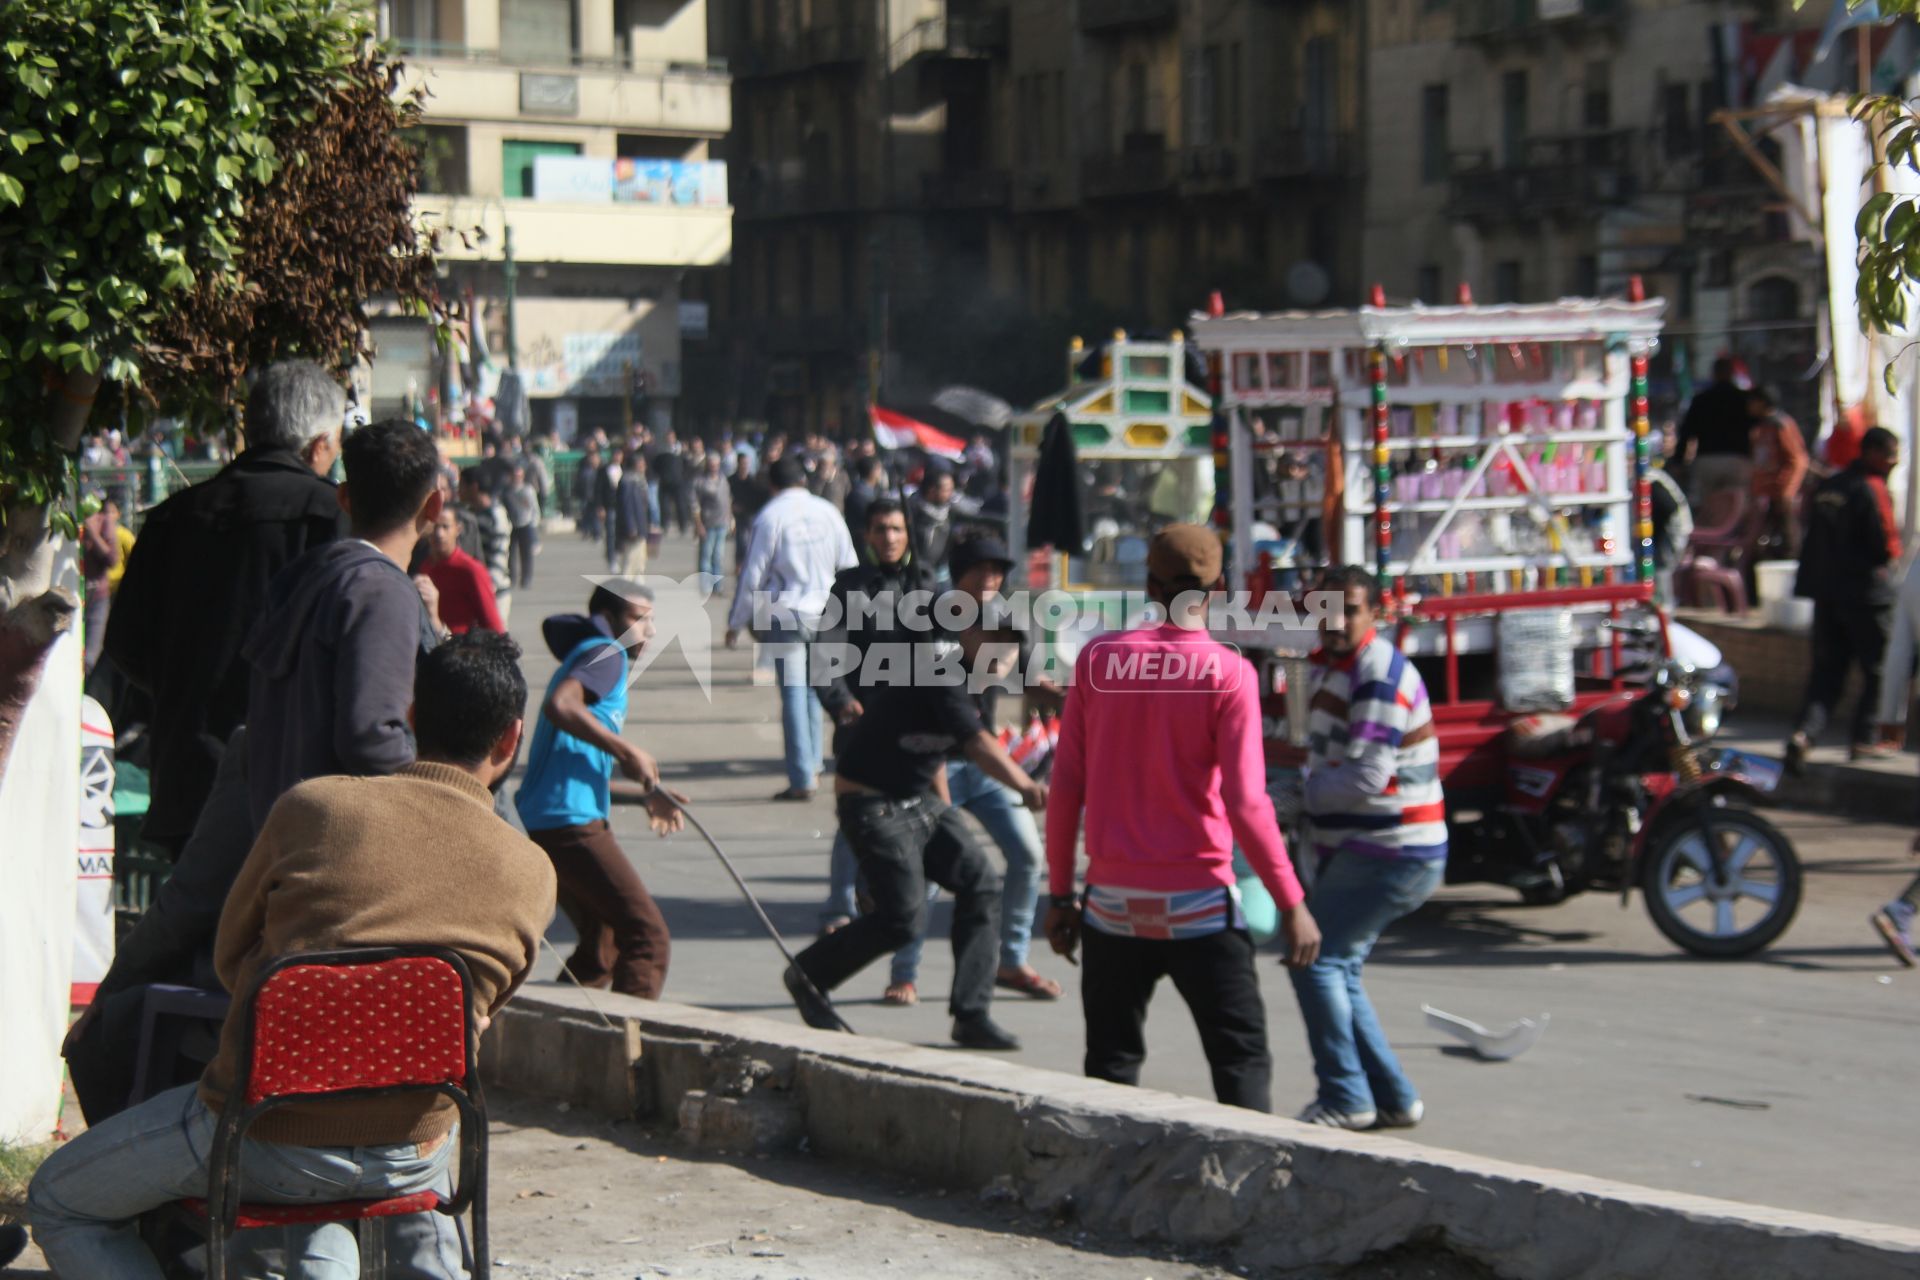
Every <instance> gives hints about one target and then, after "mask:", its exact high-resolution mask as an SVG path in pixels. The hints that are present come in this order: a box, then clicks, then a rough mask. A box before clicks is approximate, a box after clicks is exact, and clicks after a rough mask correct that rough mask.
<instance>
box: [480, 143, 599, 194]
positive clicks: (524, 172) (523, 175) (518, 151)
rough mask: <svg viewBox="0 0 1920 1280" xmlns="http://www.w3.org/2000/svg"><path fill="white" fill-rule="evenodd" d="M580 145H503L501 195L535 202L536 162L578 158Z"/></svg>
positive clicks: (501, 154)
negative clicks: (534, 179) (547, 159)
mask: <svg viewBox="0 0 1920 1280" xmlns="http://www.w3.org/2000/svg"><path fill="white" fill-rule="evenodd" d="M579 154H580V144H579V143H577V142H521V141H519V140H517V139H513V138H509V139H507V140H506V141H505V142H502V143H501V144H500V193H501V194H502V195H504V196H506V197H507V198H509V199H520V200H531V199H533V162H534V160H535V159H537V158H538V157H540V156H577V155H579Z"/></svg>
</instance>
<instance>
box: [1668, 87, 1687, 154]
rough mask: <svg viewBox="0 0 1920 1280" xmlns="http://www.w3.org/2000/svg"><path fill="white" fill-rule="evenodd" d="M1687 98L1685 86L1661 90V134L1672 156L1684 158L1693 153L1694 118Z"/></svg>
mask: <svg viewBox="0 0 1920 1280" xmlns="http://www.w3.org/2000/svg"><path fill="white" fill-rule="evenodd" d="M1687 97H1688V94H1687V86H1686V85H1684V84H1669V85H1662V86H1661V88H1660V132H1661V136H1662V138H1663V139H1664V140H1665V142H1666V146H1667V154H1668V155H1670V156H1684V155H1687V154H1690V153H1691V152H1692V151H1693V117H1692V116H1691V115H1690V114H1688V111H1687Z"/></svg>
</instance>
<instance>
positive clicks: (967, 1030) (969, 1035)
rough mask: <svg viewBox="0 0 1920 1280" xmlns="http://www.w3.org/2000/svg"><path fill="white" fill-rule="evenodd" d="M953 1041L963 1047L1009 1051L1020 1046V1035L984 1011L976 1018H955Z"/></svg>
mask: <svg viewBox="0 0 1920 1280" xmlns="http://www.w3.org/2000/svg"><path fill="white" fill-rule="evenodd" d="M953 1042H954V1043H955V1044H957V1045H959V1046H960V1047H961V1048H962V1049H992V1050H995V1051H996V1052H1008V1051H1011V1050H1014V1049H1018V1048H1019V1047H1020V1038H1019V1037H1018V1036H1016V1035H1014V1034H1013V1032H1011V1031H1009V1030H1007V1029H1006V1028H1005V1027H1003V1026H1001V1025H1000V1024H999V1023H997V1022H995V1021H994V1020H993V1019H992V1018H989V1017H988V1016H987V1015H986V1014H984V1013H983V1014H981V1015H980V1016H978V1017H976V1018H955V1019H954V1020H953Z"/></svg>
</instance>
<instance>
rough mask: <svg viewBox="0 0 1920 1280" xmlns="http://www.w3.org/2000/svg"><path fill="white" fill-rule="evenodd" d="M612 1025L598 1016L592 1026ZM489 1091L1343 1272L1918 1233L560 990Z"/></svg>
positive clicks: (1880, 1262)
mask: <svg viewBox="0 0 1920 1280" xmlns="http://www.w3.org/2000/svg"><path fill="white" fill-rule="evenodd" d="M602 1012H604V1014H605V1015H606V1017H608V1018H610V1019H613V1020H614V1027H613V1028H612V1029H608V1028H607V1027H605V1026H604V1025H603V1024H602V1022H601V1018H600V1014H601V1013H602ZM481 1069H482V1073H483V1075H484V1076H485V1078H486V1080H487V1082H488V1083H489V1084H494V1085H498V1086H500V1087H502V1088H509V1089H514V1090H517V1091H522V1092H527V1093H532V1094H536V1095H540V1096H546V1097H554V1098H559V1099H563V1100H565V1101H568V1102H573V1103H577V1104H580V1105H585V1106H588V1107H591V1108H593V1109H595V1110H597V1111H600V1112H603V1113H605V1114H608V1115H613V1116H619V1117H627V1116H633V1115H640V1116H646V1117H653V1118H661V1117H674V1118H675V1119H676V1120H677V1122H678V1124H679V1127H680V1130H681V1133H682V1135H683V1137H685V1138H686V1139H687V1140H688V1141H691V1142H694V1143H697V1144H699V1145H702V1146H706V1147H711V1148H717V1149H724V1150H734V1151H745V1150H750V1149H753V1148H756V1147H758V1148H770V1147H775V1146H791V1145H792V1144H795V1143H797V1142H798V1141H800V1140H801V1139H803V1138H804V1140H805V1141H806V1142H807V1143H808V1145H809V1146H810V1147H811V1148H812V1149H813V1150H816V1151H818V1152H820V1153H821V1154H823V1155H826V1156H828V1157H830V1158H834V1159H842V1160H851V1161H857V1162H858V1163H860V1164H862V1165H866V1166H870V1167H874V1168H878V1169H883V1170H886V1171H889V1172H893V1173H898V1174H904V1175H909V1176H913V1177H917V1178H921V1179H924V1180H926V1181H929V1182H933V1183H936V1184H938V1185H944V1186H948V1187H953V1188H956V1189H964V1190H969V1191H979V1192H982V1193H984V1194H986V1195H988V1196H998V1197H1005V1198H1008V1199H1018V1200H1020V1201H1022V1202H1023V1203H1025V1204H1026V1205H1027V1206H1029V1207H1030V1208H1033V1209H1036V1210H1043V1211H1049V1212H1066V1213H1071V1214H1072V1215H1073V1216H1075V1217H1076V1218H1077V1220H1079V1221H1081V1222H1083V1223H1085V1224H1087V1225H1088V1226H1090V1227H1093V1228H1095V1229H1098V1230H1106V1231H1118V1232H1124V1233H1126V1234H1128V1235H1130V1236H1132V1237H1134V1238H1135V1239H1140V1240H1158V1241H1164V1242H1167V1243H1170V1244H1175V1245H1187V1246H1194V1245H1199V1246H1206V1247H1211V1248H1218V1249H1224V1250H1226V1251H1228V1252H1230V1253H1231V1254H1232V1256H1233V1257H1234V1259H1235V1260H1236V1261H1237V1262H1239V1263H1241V1264H1243V1265H1246V1266H1250V1267H1259V1268H1272V1269H1278V1270H1290V1269H1294V1268H1308V1267H1315V1268H1325V1267H1342V1266H1348V1265H1351V1264H1353V1263H1356V1262H1359V1261H1361V1260H1362V1259H1364V1258H1366V1257H1368V1256H1369V1255H1372V1254H1377V1253H1380V1252H1383V1251H1385V1250H1388V1249H1392V1248H1395V1247H1398V1246H1403V1245H1408V1244H1412V1245H1414V1246H1416V1247H1419V1248H1423V1249H1432V1250H1435V1251H1451V1252H1454V1253H1457V1254H1459V1255H1462V1256H1465V1257H1469V1258H1472V1259H1475V1260H1477V1261H1478V1262H1480V1263H1482V1264H1483V1265H1485V1266H1487V1267H1489V1268H1491V1269H1492V1270H1493V1271H1494V1272H1495V1273H1496V1274H1497V1275H1499V1276H1501V1277H1503V1278H1505V1280H1603V1278H1604V1280H1631V1278H1636V1277H1647V1278H1648V1280H1653V1278H1655V1277H1658V1278H1660V1280H1668V1278H1670V1277H1682V1276H1684V1277H1688V1278H1689V1280H1735V1277H1739V1278H1740V1280H1747V1278H1749V1277H1753V1276H1761V1275H1764V1276H1766V1277H1768V1280H1802V1278H1804V1280H1839V1278H1840V1277H1845V1278H1846V1280H1895V1277H1900V1278H1901V1280H1906V1278H1908V1277H1911V1276H1913V1275H1914V1274H1916V1272H1920V1231H1910V1230H1906V1229H1904V1228H1897V1227H1889V1226H1879V1225H1876V1224H1872V1223H1864V1222H1852V1221H1848V1220H1845V1219H1840V1218H1827V1217H1821V1216H1818V1215H1815V1214H1806V1213H1797V1212H1792V1211H1788V1210H1777V1209H1766V1208H1760V1207H1756V1206H1751V1205H1744V1204H1736V1203H1733V1202H1731V1201H1724V1200H1712V1199H1708V1198H1706V1197H1702V1196H1690V1195H1683V1194H1679V1193H1670V1192H1662V1191H1655V1190H1651V1189H1648V1188H1645V1187H1636V1186H1632V1185H1629V1184H1626V1183H1616V1182H1609V1181H1605V1180H1602V1179H1598V1178H1587V1177H1582V1176H1580V1175H1577V1174H1568V1173H1561V1172H1557V1171H1554V1170H1549V1169H1537V1168H1531V1167H1528V1166H1525V1165H1517V1164H1509V1163H1506V1162H1504V1161H1498V1160H1487V1159H1482V1158H1480V1157H1477V1156H1469V1155H1460V1154H1457V1153H1454V1152H1447V1151H1437V1150H1434V1149H1432V1148H1427V1147H1421V1146H1416V1145H1414V1144H1412V1143H1409V1142H1403V1141H1398V1140H1395V1139H1393V1138H1387V1137H1377V1136H1373V1135H1368V1134H1348V1133H1342V1132H1339V1131H1335V1130H1327V1129H1318V1128H1314V1127H1311V1126H1307V1125H1301V1124H1296V1123H1294V1122H1293V1121H1290V1120H1281V1119H1277V1118H1274V1117H1271V1116H1262V1115H1257V1114H1254V1113H1251V1112H1247V1111H1241V1110H1236V1109H1234V1108H1229V1107H1222V1106H1218V1105H1215V1104H1213V1103H1210V1102H1202V1101H1198V1100H1194V1099H1188V1098H1181V1097H1176V1096H1174V1095H1172V1094H1166V1093H1159V1092H1156V1091H1153V1090H1147V1089H1126V1088H1122V1087H1120V1086H1117V1085H1110V1084H1105V1083H1102V1082H1099V1081H1093V1080H1085V1079H1081V1078H1079V1077H1076V1076H1068V1075H1063V1074H1061V1073H1058V1072H1052V1071H1044V1070H1039V1069H1036V1068H1031V1067H1023V1066H1018V1065H1016V1064H1013V1063H1010V1062H1007V1061H1004V1060H996V1059H991V1058H985V1057H976V1056H973V1055H969V1054H961V1053H953V1052H948V1051H945V1050H939V1049H927V1048H918V1047H915V1046H912V1045H905V1044H899V1043H895V1042H892V1041H887V1040H878V1039H871V1038H867V1037H860V1038H852V1037H848V1036H844V1035H838V1034H834V1033H830V1032H819V1031H812V1030H808V1029H806V1028H804V1027H796V1026H792V1025H789V1024H786V1023H783V1022H777V1021H774V1020H772V1019H767V1018H755V1017H746V1016H742V1015H737V1014H725V1013H714V1012H710V1011H708V1010H704V1009H696V1008H692V1007H689V1006H686V1005H676V1004H668V1003H664V1002H653V1001H645V1000H636V999H632V998H630V997H623V996H613V995H608V994H604V993H598V992H596V993H594V994H593V995H592V996H591V997H588V996H586V995H584V994H583V993H581V992H579V991H577V990H573V989H571V988H560V987H551V986H544V985H534V986H530V987H528V988H525V989H523V990H522V991H521V992H520V994H519V995H518V996H517V997H516V998H515V999H514V1001H513V1003H512V1004H510V1005H509V1006H508V1007H507V1008H506V1009H505V1010H503V1011H502V1012H501V1014H500V1015H499V1016H497V1017H496V1018H495V1019H494V1025H493V1029H492V1030H491V1031H490V1032H489V1033H488V1035H487V1037H486V1039H485V1042H484V1044H483V1049H482V1054H481Z"/></svg>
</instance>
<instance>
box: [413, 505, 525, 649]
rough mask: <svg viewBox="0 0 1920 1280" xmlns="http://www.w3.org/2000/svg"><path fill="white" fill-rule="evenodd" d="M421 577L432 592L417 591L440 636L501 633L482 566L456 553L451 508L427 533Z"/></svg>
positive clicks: (455, 527)
mask: <svg viewBox="0 0 1920 1280" xmlns="http://www.w3.org/2000/svg"><path fill="white" fill-rule="evenodd" d="M421 577H423V578H425V579H426V580H427V581H428V582H430V583H431V584H432V586H433V591H432V592H431V593H429V592H428V591H426V590H424V589H423V590H422V591H421V593H420V594H421V597H422V598H423V599H425V600H426V601H427V609H428V612H430V613H431V614H432V615H433V620H434V624H435V625H436V626H437V627H439V628H440V630H441V632H442V634H444V635H456V636H458V635H465V634H466V633H467V632H469V631H472V630H475V629H478V630H481V631H505V630H506V629H507V624H506V623H505V622H504V621H502V620H501V618H500V606H499V603H498V602H497V600H496V599H495V597H494V594H493V578H492V576H491V575H490V574H489V573H488V572H487V568H486V566H485V565H483V564H481V563H480V562H479V561H478V560H475V559H474V558H473V557H472V556H470V555H468V554H467V553H466V552H464V551H462V550H461V549H460V517H459V514H458V513H457V512H456V511H454V509H453V508H452V507H442V508H440V515H439V517H438V518H437V519H435V520H434V522H433V528H432V529H431V530H429V531H428V533H427V561H426V563H425V564H424V565H422V566H421Z"/></svg>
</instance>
